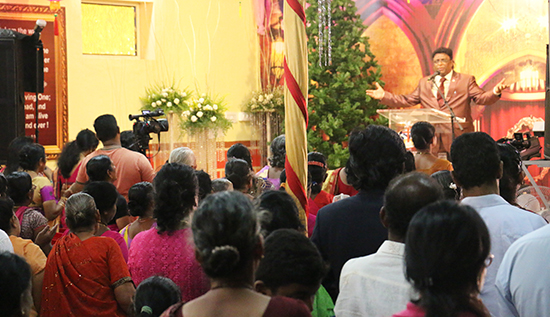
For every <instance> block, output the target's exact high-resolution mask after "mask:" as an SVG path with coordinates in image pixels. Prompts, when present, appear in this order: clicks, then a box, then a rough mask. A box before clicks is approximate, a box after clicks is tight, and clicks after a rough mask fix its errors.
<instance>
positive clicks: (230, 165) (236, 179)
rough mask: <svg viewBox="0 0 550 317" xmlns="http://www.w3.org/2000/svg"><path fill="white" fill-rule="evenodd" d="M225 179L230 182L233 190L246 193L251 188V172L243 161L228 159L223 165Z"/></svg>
mask: <svg viewBox="0 0 550 317" xmlns="http://www.w3.org/2000/svg"><path fill="white" fill-rule="evenodd" d="M225 178H227V179H228V180H230V181H231V183H232V184H233V189H234V190H237V191H240V192H246V191H248V190H249V189H250V187H251V186H252V171H251V170H250V167H249V166H248V163H247V162H246V161H245V160H241V159H230V160H229V161H227V163H225Z"/></svg>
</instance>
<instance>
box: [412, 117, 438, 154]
mask: <svg viewBox="0 0 550 317" xmlns="http://www.w3.org/2000/svg"><path fill="white" fill-rule="evenodd" d="M434 137H435V127H434V126H433V125H432V124H431V123H429V122H426V121H418V122H416V123H415V124H413V126H412V128H411V138H412V141H413V144H414V147H415V148H416V150H418V151H427V150H429V149H430V145H432V144H433V142H434V140H435V138H434Z"/></svg>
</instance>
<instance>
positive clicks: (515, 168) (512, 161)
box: [498, 143, 524, 204]
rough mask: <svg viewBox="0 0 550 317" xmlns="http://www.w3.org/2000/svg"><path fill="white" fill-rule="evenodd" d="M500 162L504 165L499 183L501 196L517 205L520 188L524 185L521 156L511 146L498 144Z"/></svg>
mask: <svg viewBox="0 0 550 317" xmlns="http://www.w3.org/2000/svg"><path fill="white" fill-rule="evenodd" d="M498 149H499V151H500V160H501V161H502V163H503V168H502V177H501V178H500V181H499V189H500V196H502V198H504V199H505V200H506V201H507V202H509V203H510V204H516V196H517V190H518V187H519V186H520V185H521V184H522V183H523V177H524V174H523V170H522V169H521V164H522V163H521V156H520V154H519V152H518V150H516V148H515V147H513V146H512V145H510V144H502V143H499V144H498Z"/></svg>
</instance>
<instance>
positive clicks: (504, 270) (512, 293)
mask: <svg viewBox="0 0 550 317" xmlns="http://www.w3.org/2000/svg"><path fill="white" fill-rule="evenodd" d="M548 259H550V226H544V227H543V228H541V229H538V230H536V231H534V232H531V233H529V234H527V235H525V236H523V237H521V238H519V239H518V240H517V241H516V242H514V243H513V244H512V245H511V246H510V248H508V251H506V254H505V255H504V259H503V260H502V264H501V265H500V268H499V269H498V273H497V277H496V287H497V289H498V292H499V295H500V297H499V304H500V305H501V315H500V317H508V316H517V317H527V316H550V270H549V269H548V268H549V267H548Z"/></svg>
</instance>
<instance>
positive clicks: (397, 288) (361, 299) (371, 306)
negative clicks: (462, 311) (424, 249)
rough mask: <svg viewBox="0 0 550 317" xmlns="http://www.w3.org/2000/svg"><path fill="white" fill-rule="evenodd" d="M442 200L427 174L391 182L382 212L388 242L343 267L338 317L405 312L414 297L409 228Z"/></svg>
mask: <svg viewBox="0 0 550 317" xmlns="http://www.w3.org/2000/svg"><path fill="white" fill-rule="evenodd" d="M442 198H443V194H442V192H441V189H440V188H439V184H437V182H436V181H434V180H433V179H431V178H430V177H429V176H428V175H426V174H424V173H420V172H413V173H409V174H405V175H402V176H398V177H397V178H395V179H394V180H393V181H392V182H391V183H390V185H389V186H388V188H387V189H386V192H385V194H384V206H383V207H382V209H381V210H380V220H381V222H382V224H383V225H384V227H386V228H388V240H386V241H384V243H383V244H382V246H380V248H379V249H378V251H377V252H376V253H374V254H371V255H367V256H364V257H359V258H354V259H351V260H349V261H347V262H346V264H345V265H344V267H343V268H342V273H341V275H340V294H339V295H338V299H337V300H336V307H335V309H334V310H335V312H336V314H337V315H338V316H339V317H340V316H342V317H347V316H350V317H351V316H371V317H386V316H391V315H392V314H395V313H397V312H399V311H402V310H403V309H405V307H406V305H407V302H408V301H409V300H410V298H411V296H412V295H413V292H412V287H411V285H410V284H409V283H408V282H407V280H406V278H405V274H403V273H404V261H403V260H404V252H405V244H404V242H405V237H406V235H407V228H408V226H409V222H410V220H411V218H412V217H413V216H414V215H415V214H416V212H418V210H420V209H421V208H422V207H424V206H426V205H428V204H430V203H432V202H435V201H437V200H439V199H442Z"/></svg>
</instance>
